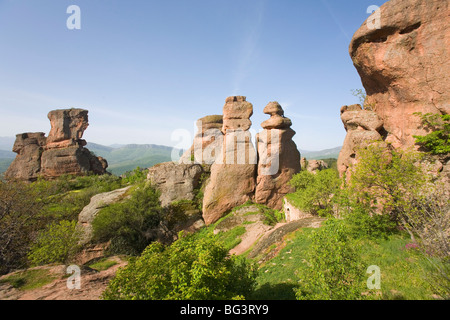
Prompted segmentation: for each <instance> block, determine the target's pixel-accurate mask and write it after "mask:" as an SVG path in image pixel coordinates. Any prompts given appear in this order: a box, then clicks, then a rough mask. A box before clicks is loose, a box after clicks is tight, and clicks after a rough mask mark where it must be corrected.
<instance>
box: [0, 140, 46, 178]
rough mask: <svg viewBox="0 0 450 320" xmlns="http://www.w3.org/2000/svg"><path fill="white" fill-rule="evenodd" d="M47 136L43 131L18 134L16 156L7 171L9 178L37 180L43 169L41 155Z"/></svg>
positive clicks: (6, 175) (15, 146)
mask: <svg viewBox="0 0 450 320" xmlns="http://www.w3.org/2000/svg"><path fill="white" fill-rule="evenodd" d="M45 143H46V138H45V134H44V133H43V132H35V133H21V134H18V135H16V141H15V143H14V146H13V151H14V152H15V153H17V156H16V158H15V159H14V161H13V162H12V163H11V165H10V166H9V168H8V170H7V171H6V172H5V178H6V179H7V180H12V179H19V180H30V181H33V180H36V179H37V178H38V175H39V172H40V170H41V155H42V152H43V147H44V146H45Z"/></svg>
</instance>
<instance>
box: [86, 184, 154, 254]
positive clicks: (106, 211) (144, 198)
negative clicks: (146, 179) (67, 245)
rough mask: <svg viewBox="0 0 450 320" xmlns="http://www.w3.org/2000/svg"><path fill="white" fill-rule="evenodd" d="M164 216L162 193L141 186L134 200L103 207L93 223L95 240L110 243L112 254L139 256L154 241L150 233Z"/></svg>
mask: <svg viewBox="0 0 450 320" xmlns="http://www.w3.org/2000/svg"><path fill="white" fill-rule="evenodd" d="M161 216H162V208H161V206H160V203H159V193H158V192H157V191H156V190H155V189H154V188H153V187H151V186H150V185H146V184H145V183H142V184H140V185H138V187H137V188H136V190H135V191H134V192H133V193H132V195H131V198H130V199H127V200H124V201H122V202H118V203H114V204H112V205H110V206H108V207H105V208H103V209H102V210H101V211H100V212H99V213H98V214H97V216H96V217H95V219H94V221H93V222H92V227H93V239H94V241H97V242H106V241H111V246H110V250H111V253H116V254H131V255H137V254H140V253H141V252H142V250H144V249H145V247H147V246H148V245H149V243H150V242H152V241H153V240H154V239H153V238H152V236H151V235H150V234H149V231H150V230H151V229H154V228H156V227H157V226H158V225H159V223H160V221H161Z"/></svg>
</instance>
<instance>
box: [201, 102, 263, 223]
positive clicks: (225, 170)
mask: <svg viewBox="0 0 450 320" xmlns="http://www.w3.org/2000/svg"><path fill="white" fill-rule="evenodd" d="M252 114H253V105H252V104H251V103H249V102H247V101H246V98H245V97H242V96H233V97H228V98H227V99H226V101H225V106H224V107H223V129H222V131H223V132H224V134H225V135H224V137H223V145H222V153H221V154H220V155H218V156H217V157H216V159H215V162H214V164H213V165H212V166H211V177H210V179H209V181H208V183H207V185H206V188H205V191H204V197H203V219H204V220H205V223H206V224H207V225H209V224H211V223H214V222H215V221H217V220H218V219H219V218H221V217H222V215H223V214H224V213H225V212H227V211H229V210H231V209H232V208H234V207H235V206H238V205H241V204H243V203H245V202H246V201H248V200H251V199H252V198H253V196H254V192H255V185H256V181H255V179H256V163H257V159H256V150H255V148H254V146H253V144H252V142H251V135H250V132H248V131H247V130H248V129H249V128H250V125H251V121H250V119H249V118H250V116H251V115H252Z"/></svg>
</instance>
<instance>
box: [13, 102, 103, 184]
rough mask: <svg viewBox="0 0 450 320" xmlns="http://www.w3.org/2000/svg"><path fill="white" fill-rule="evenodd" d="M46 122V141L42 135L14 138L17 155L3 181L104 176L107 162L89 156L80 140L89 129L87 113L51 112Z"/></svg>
mask: <svg viewBox="0 0 450 320" xmlns="http://www.w3.org/2000/svg"><path fill="white" fill-rule="evenodd" d="M48 118H49V120H50V123H51V130H50V133H49V135H48V137H47V138H46V137H45V134H44V133H42V132H39V133H23V134H18V135H17V136H16V142H15V145H14V148H13V151H14V152H16V153H17V154H18V155H17V157H16V159H15V160H14V161H13V163H12V164H11V166H10V167H9V168H8V170H7V172H6V173H5V177H6V179H8V180H12V179H19V180H26V181H34V180H36V179H37V178H38V176H42V177H44V178H47V179H52V178H56V177H59V176H61V175H64V174H71V175H85V174H88V173H90V172H92V173H95V174H104V173H106V168H107V167H108V163H107V161H106V160H105V159H103V158H102V157H96V156H94V155H93V154H91V152H90V151H89V150H88V149H86V148H85V147H84V146H85V145H86V141H85V140H83V139H81V138H82V137H83V133H84V130H86V128H87V127H88V125H89V123H88V111H87V110H83V109H65V110H54V111H50V112H49V114H48Z"/></svg>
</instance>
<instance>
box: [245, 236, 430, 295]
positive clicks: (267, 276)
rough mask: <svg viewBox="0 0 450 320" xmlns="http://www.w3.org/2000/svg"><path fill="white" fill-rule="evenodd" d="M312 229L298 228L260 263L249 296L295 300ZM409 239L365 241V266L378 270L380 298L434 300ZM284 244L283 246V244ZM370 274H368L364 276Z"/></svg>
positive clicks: (422, 267) (399, 237) (421, 265)
mask: <svg viewBox="0 0 450 320" xmlns="http://www.w3.org/2000/svg"><path fill="white" fill-rule="evenodd" d="M312 230H313V229H309V228H305V229H301V230H298V231H296V232H294V233H292V234H290V235H288V236H287V237H286V238H285V241H284V243H283V244H282V245H281V246H278V247H276V246H275V245H274V246H273V247H272V249H273V250H277V249H278V250H279V249H280V247H282V249H281V250H280V252H279V253H278V254H277V255H276V256H275V257H274V258H273V259H271V260H269V261H268V262H266V263H265V264H263V265H261V267H260V274H259V276H258V279H257V281H258V287H257V290H256V292H255V293H254V295H253V296H252V297H250V298H252V299H271V300H276V299H281V300H287V299H295V294H294V292H293V288H295V287H296V285H297V281H298V280H299V279H298V277H297V275H296V272H297V270H298V269H300V268H302V267H303V265H304V263H305V260H304V259H305V252H306V249H307V248H308V245H309V243H310V240H309V239H308V234H310V233H311V232H312ZM409 242H410V240H409V239H408V237H407V236H406V235H403V236H402V235H393V236H390V238H389V239H387V240H380V241H378V242H377V243H375V242H373V241H368V240H364V241H363V243H362V247H361V255H360V256H361V259H362V261H363V263H364V265H367V267H368V266H369V265H377V266H379V267H380V269H381V291H382V299H407V300H412V299H414V300H416V299H419V300H420V299H433V296H432V291H431V288H430V286H429V284H428V283H427V282H426V281H425V280H424V277H423V275H424V269H425V268H426V267H425V259H424V258H423V257H421V256H420V255H419V254H418V253H417V252H416V251H415V250H414V249H412V250H411V249H409V250H406V249H405V245H406V244H407V243H409ZM283 246H284V247H283ZM369 276H370V275H369V274H368V275H367V277H369Z"/></svg>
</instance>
